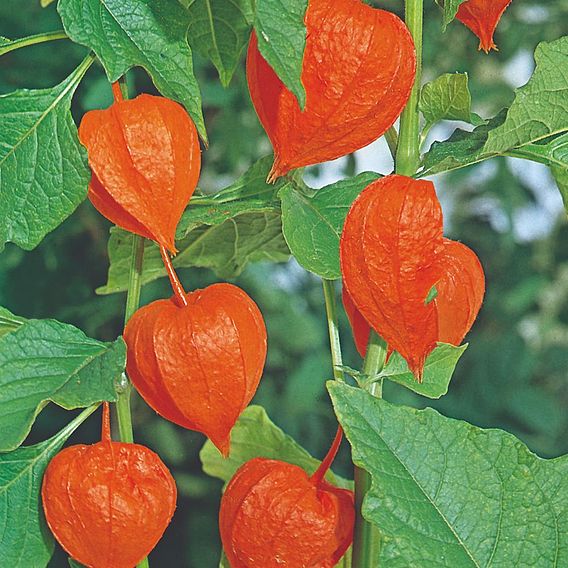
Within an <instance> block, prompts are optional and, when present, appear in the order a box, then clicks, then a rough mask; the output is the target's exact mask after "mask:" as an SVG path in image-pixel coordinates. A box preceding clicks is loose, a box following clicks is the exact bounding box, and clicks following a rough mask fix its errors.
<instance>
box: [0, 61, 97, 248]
mask: <svg viewBox="0 0 568 568" xmlns="http://www.w3.org/2000/svg"><path fill="white" fill-rule="evenodd" d="M92 61H93V58H91V57H87V58H86V59H85V61H83V63H81V65H79V67H78V68H77V69H76V70H75V71H74V72H73V73H72V74H71V75H70V76H69V77H68V78H67V79H65V81H63V82H62V83H60V84H59V85H57V86H56V87H53V88H52V89H41V90H34V91H29V90H26V89H22V90H19V91H15V92H13V93H9V94H8V95H4V96H0V140H1V142H0V250H2V249H3V248H4V244H5V243H6V242H13V243H15V244H17V245H18V246H20V247H21V248H23V249H26V250H31V249H33V248H34V247H36V246H37V245H38V244H39V243H40V242H41V240H42V239H43V238H44V237H45V235H46V234H47V233H49V232H50V231H52V230H53V229H55V228H56V227H57V226H58V225H60V224H61V223H62V222H63V221H64V220H65V219H66V218H67V217H68V216H69V215H70V214H71V213H73V211H74V210H75V208H76V207H77V206H78V205H79V204H80V203H81V202H82V201H83V200H84V199H85V197H86V195H87V187H88V184H89V180H90V178H91V173H90V170H89V168H88V165H87V154H86V152H85V149H84V148H83V146H81V144H80V143H79V139H78V137H77V128H76V126H75V123H74V122H73V118H72V117H71V112H70V110H69V109H70V106H71V99H72V97H73V93H74V92H75V89H76V88H77V85H78V84H79V81H80V80H81V78H82V77H83V75H84V74H85V72H86V71H87V69H88V68H89V66H90V65H91V63H92Z"/></svg>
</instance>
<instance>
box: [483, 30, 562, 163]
mask: <svg viewBox="0 0 568 568" xmlns="http://www.w3.org/2000/svg"><path fill="white" fill-rule="evenodd" d="M535 61H536V69H535V72H534V74H533V76H532V77H531V79H530V80H529V82H528V83H527V84H526V85H525V86H524V87H522V88H520V89H518V90H517V92H516V96H515V100H514V101H513V104H512V105H511V108H510V109H509V112H508V113H507V118H506V119H505V122H503V124H501V125H500V126H499V127H497V128H495V129H493V130H492V131H491V132H490V133H489V136H488V138H487V142H486V143H485V146H484V151H485V152H486V153H503V152H506V151H508V150H510V149H512V148H519V147H522V146H524V145H525V144H531V143H534V142H538V141H539V140H542V139H544V138H547V137H549V136H553V135H556V134H562V133H565V132H568V36H565V37H562V38H560V39H558V40H556V41H553V42H550V43H545V42H543V43H540V44H539V45H538V46H537V48H536V51H535Z"/></svg>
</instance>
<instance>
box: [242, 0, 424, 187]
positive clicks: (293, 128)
mask: <svg viewBox="0 0 568 568" xmlns="http://www.w3.org/2000/svg"><path fill="white" fill-rule="evenodd" d="M305 21H306V29H307V41H306V49H305V53H304V60H303V68H302V76H301V79H302V83H303V85H304V87H305V91H306V106H305V109H304V110H302V109H301V108H300V106H299V104H298V101H297V99H296V97H295V96H294V95H293V94H292V93H291V92H290V91H289V90H288V89H287V88H286V87H285V86H284V84H283V83H282V81H280V79H279V78H278V76H277V75H276V73H275V72H274V71H273V70H272V68H271V67H270V66H269V65H268V63H267V62H266V61H265V60H264V58H263V57H262V55H261V54H260V52H259V50H258V42H257V38H256V36H255V35H254V33H253V35H252V37H251V41H250V45H249V50H248V57H247V79H248V85H249V91H250V95H251V98H252V102H253V104H254V107H255V109H256V112H257V114H258V117H259V119H260V122H261V123H262V125H263V127H264V129H265V131H266V133H267V134H268V137H269V138H270V141H271V142H272V146H273V148H274V154H275V161H274V166H273V168H272V172H271V175H270V179H276V178H277V177H279V176H282V175H284V174H285V173H287V172H288V171H290V170H291V169H294V168H298V167H301V166H308V165H311V164H317V163H320V162H324V161H326V160H333V159H335V158H338V157H340V156H344V155H346V154H349V153H351V152H354V151H355V150H358V149H359V148H362V147H363V146H366V145H367V144H370V143H371V142H373V141H374V140H376V139H377V138H379V137H380V136H382V135H383V134H384V133H385V132H386V131H387V130H388V128H389V127H390V126H392V125H393V123H394V122H395V120H396V119H397V117H398V116H399V115H400V113H401V112H402V110H403V108H404V106H405V104H406V102H407V101H408V98H409V96H410V92H411V89H412V85H413V83H414V77H415V73H416V54H415V49H414V43H413V40H412V36H411V35H410V33H409V31H408V29H407V28H406V26H405V24H404V23H403V22H402V20H400V18H398V16H396V15H395V14H392V13H390V12H386V11H384V10H379V9H376V8H372V7H370V6H368V5H367V4H364V3H363V2H361V1H360V0H309V3H308V9H307V12H306V18H305Z"/></svg>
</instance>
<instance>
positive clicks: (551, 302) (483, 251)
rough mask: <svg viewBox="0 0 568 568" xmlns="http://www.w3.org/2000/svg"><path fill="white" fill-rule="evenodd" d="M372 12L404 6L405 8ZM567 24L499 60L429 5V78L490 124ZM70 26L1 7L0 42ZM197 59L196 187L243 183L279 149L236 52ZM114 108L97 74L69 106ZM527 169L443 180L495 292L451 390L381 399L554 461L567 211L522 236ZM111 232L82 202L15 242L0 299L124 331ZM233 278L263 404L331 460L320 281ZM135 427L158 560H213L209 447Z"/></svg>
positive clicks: (56, 71) (65, 53)
mask: <svg viewBox="0 0 568 568" xmlns="http://www.w3.org/2000/svg"><path fill="white" fill-rule="evenodd" d="M375 4H376V5H380V6H381V7H384V8H388V9H392V10H398V11H399V10H400V5H401V4H402V2H399V1H396V2H395V1H394V0H391V1H384V2H375ZM567 14H568V3H567V2H566V0H559V1H556V2H552V1H549V2H545V3H543V2H536V1H531V0H518V2H514V3H513V5H512V6H511V8H510V9H509V10H508V12H507V14H506V17H505V18H504V19H503V22H502V25H501V26H500V28H499V30H498V33H497V38H496V39H497V43H498V45H499V47H500V52H498V53H495V52H494V53H492V54H491V55H490V56H486V55H484V54H483V53H478V52H477V39H476V38H475V37H474V36H473V35H471V34H470V33H469V32H468V31H467V30H466V29H465V28H464V27H463V26H462V25H461V24H459V23H453V24H451V25H450V26H449V27H448V30H447V32H446V33H445V34H442V33H441V31H440V30H441V20H442V17H441V11H440V10H439V8H437V7H436V6H435V4H434V2H429V3H427V14H426V29H425V37H426V38H427V40H426V42H425V80H431V79H433V78H434V77H436V76H438V75H440V74H441V73H446V72H453V71H460V72H468V73H469V78H470V80H469V85H470V89H471V92H472V98H473V110H474V111H475V112H476V113H478V114H480V115H482V116H483V117H489V116H493V115H495V114H496V113H497V112H498V111H499V109H500V108H502V107H503V106H506V105H508V104H510V102H511V100H512V97H513V91H512V88H511V85H510V84H508V83H507V81H506V77H508V76H511V75H512V76H513V77H514V76H515V73H516V72H515V69H518V68H519V62H521V63H522V62H523V61H525V60H526V61H527V62H529V64H530V61H531V54H532V52H533V51H534V48H535V47H536V44H537V43H538V42H540V41H542V40H546V41H550V40H553V39H556V38H558V37H560V36H561V35H562V34H563V33H565V32H566V29H565V23H566V18H567ZM528 16H531V17H532V18H531V20H530V21H529V17H528ZM563 26H564V29H563ZM60 27H61V24H60V21H59V17H58V15H57V13H56V10H55V3H54V4H52V5H51V6H50V7H49V8H47V9H45V10H43V9H41V8H40V6H39V0H37V1H33V0H26V1H25V2H23V1H22V0H4V1H3V2H2V3H1V4H0V35H3V36H7V37H10V38H15V37H23V36H26V35H30V34H33V33H38V32H42V31H48V30H55V29H60ZM85 53H86V50H85V49H84V48H81V47H79V46H76V45H73V44H71V43H70V42H67V41H59V42H53V43H50V44H46V45H42V46H38V47H30V48H26V49H25V50H20V51H17V52H14V53H11V54H8V55H6V56H4V57H2V58H0V93H2V94H3V93H9V92H11V91H13V90H15V89H16V88H22V87H26V88H43V87H49V86H52V85H55V84H56V83H58V82H60V81H61V80H63V79H64V78H65V77H66V76H67V75H68V74H69V73H70V72H71V71H72V70H73V69H74V68H75V67H76V65H77V64H78V63H79V62H80V61H81V59H82V58H83V56H84V55H85ZM194 59H195V73H196V75H197V77H198V79H199V81H200V84H201V88H202V96H203V103H204V117H205V124H206V126H207V131H208V136H209V142H210V148H209V150H207V151H206V152H204V154H203V162H204V163H203V174H202V177H201V181H200V187H201V188H202V189H203V190H204V191H207V192H211V191H215V190H216V189H218V188H220V187H224V186H226V185H228V184H229V183H231V182H232V181H233V180H235V179H236V177H237V176H238V175H240V174H241V173H242V172H243V171H245V170H246V169H247V168H248V167H249V166H250V165H251V164H252V163H253V162H254V161H255V160H256V159H257V158H258V157H260V156H263V155H265V154H267V153H269V151H270V146H269V144H268V141H267V139H266V137H265V136H264V134H263V132H262V130H261V127H260V125H259V123H258V120H257V119H256V116H255V113H254V110H253V108H252V105H251V103H250V100H249V97H248V94H247V89H246V81H245V75H244V62H243V60H242V58H241V60H240V62H239V64H238V67H237V71H236V73H235V75H234V77H233V79H232V81H231V83H230V85H229V87H228V88H227V89H224V88H223V87H222V86H221V84H220V82H219V76H218V73H217V71H216V70H215V68H214V67H213V66H212V65H211V64H209V63H207V62H206V60H205V59H203V58H202V57H201V55H199V53H196V54H194ZM521 67H522V66H521ZM130 78H131V80H132V82H133V83H134V84H133V86H134V87H135V89H136V91H138V92H140V91H146V92H154V91H153V86H152V83H151V81H150V80H149V79H148V77H147V76H146V75H145V74H144V73H143V72H142V71H140V70H136V71H135V72H134V73H133V74H132V75H131V77H130ZM110 101H111V95H110V88H109V86H108V83H107V81H106V79H105V76H104V74H103V72H102V69H101V68H100V67H98V66H97V65H95V66H93V67H92V68H91V69H90V70H89V72H88V73H87V75H86V77H85V79H84V81H83V82H82V83H81V85H80V86H79V88H78V91H77V94H76V96H75V98H74V100H73V108H72V110H73V113H74V117H75V119H76V120H77V121H79V120H80V117H81V116H82V114H83V113H84V112H85V111H86V110H89V109H92V108H96V107H104V106H106V105H108V104H109V103H110ZM434 134H435V132H434ZM441 137H445V136H444V135H442V136H441ZM354 164H355V160H354V159H350V160H348V161H347V162H346V167H345V172H344V173H345V175H352V173H353V167H354ZM526 168H527V166H523V167H518V162H517V164H515V162H514V161H512V160H504V159H500V160H494V161H493V162H491V163H490V164H484V165H483V166H480V167H479V166H476V167H473V168H468V169H464V170H458V171H456V172H454V173H451V174H447V175H445V176H444V177H443V178H439V179H440V183H439V189H440V194H441V197H442V201H443V204H444V206H445V208H446V211H445V214H446V224H447V228H448V230H447V235H448V236H450V237H451V238H454V239H458V240H461V241H463V242H465V243H466V244H468V245H469V246H471V247H472V248H473V249H474V250H475V251H476V252H477V253H478V255H479V257H480V258H481V260H482V262H483V265H484V268H485V272H486V276H487V296H486V299H485V303H484V306H483V309H482V311H481V314H480V317H479V319H478V321H477V323H476V325H475V326H474V328H473V331H472V332H471V333H470V334H469V336H468V338H467V340H468V342H469V343H470V346H469V348H468V349H467V351H466V352H465V354H464V355H463V357H462V359H461V360H460V362H459V364H458V367H457V370H456V374H455V376H454V379H453V381H452V383H451V385H450V390H449V394H448V395H447V396H445V397H443V398H442V399H440V400H438V401H431V400H427V399H423V398H421V397H420V396H418V395H416V394H414V393H412V392H410V391H408V390H405V389H403V388H402V387H398V386H397V385H394V384H392V383H389V384H387V385H386V388H385V391H386V392H385V398H386V399H387V400H389V401H392V402H404V403H405V404H409V405H412V406H416V407H418V408H422V407H425V406H433V407H434V408H437V409H438V410H440V411H441V412H442V413H443V414H445V415H446V416H450V417H455V418H460V419H464V420H468V421H470V422H471V423H473V424H475V425H478V426H482V427H499V428H503V429H505V430H508V431H509V432H512V433H513V434H515V435H516V436H518V437H519V438H520V439H521V440H523V441H524V442H526V443H527V445H528V446H529V447H530V448H531V449H532V450H534V451H535V452H537V453H538V454H539V455H541V456H543V457H549V456H557V455H560V454H564V453H567V452H568V413H567V412H566V408H568V382H567V380H566V379H567V378H568V377H567V369H568V292H567V290H568V249H567V248H566V245H565V243H566V242H567V240H568V225H567V224H566V220H565V215H559V216H558V219H552V218H551V219H550V226H551V230H550V231H548V232H546V234H543V235H542V236H540V237H539V238H537V239H534V240H531V241H524V240H521V239H519V238H518V232H519V231H518V229H519V227H520V228H521V229H522V228H523V227H522V224H523V223H532V220H531V219H532V217H531V216H530V215H527V216H526V217H523V216H522V212H526V211H529V210H530V208H533V209H534V210H536V209H537V208H538V207H539V206H540V207H542V206H543V199H542V195H540V194H539V190H543V188H544V186H545V184H551V183H552V179H551V178H550V177H548V176H549V174H548V173H547V172H546V170H545V168H543V169H542V171H541V170H539V171H538V173H537V175H536V176H534V179H536V180H537V183H532V184H530V183H529V179H528V177H527V176H525V172H526V171H527V170H526ZM314 173H317V168H315V169H314ZM381 173H388V172H386V171H384V172H381ZM539 180H540V181H539ZM442 182H443V183H442ZM551 215H552V213H551ZM523 219H526V221H523ZM514 227H517V231H515V230H514ZM108 229H109V224H108V223H107V222H106V221H105V220H104V219H103V218H102V217H101V216H100V215H99V214H98V213H97V212H96V211H95V210H94V209H93V208H92V207H91V206H90V204H89V203H84V204H83V205H81V206H80V207H79V209H78V210H77V211H76V213H75V214H74V215H73V216H72V217H71V218H69V219H68V220H67V221H66V222H65V223H64V224H63V225H62V226H60V227H59V228H58V229H57V230H55V231H54V232H53V233H51V234H50V235H48V237H47V238H46V239H45V240H44V241H43V242H42V243H41V245H40V246H39V247H38V248H37V249H35V250H34V251H32V252H24V251H23V250H21V249H19V248H17V247H16V246H14V245H11V244H8V245H7V246H6V249H5V251H4V253H3V254H2V255H0V305H3V306H5V307H7V308H8V309H10V310H11V311H12V312H14V313H16V314H18V315H21V316H24V317H33V318H55V319H57V320H60V321H64V322H68V323H71V324H73V325H76V326H77V327H79V328H81V329H82V330H83V331H84V332H85V333H86V334H87V335H88V336H90V337H96V338H97V339H100V340H103V341H111V340H114V339H115V338H116V337H117V335H119V334H120V332H121V325H122V318H123V310H124V300H125V297H124V294H114V295H108V296H97V295H96V294H95V292H94V290H95V288H97V287H100V286H102V285H104V284H105V282H106V271H107V267H108V259H107V252H106V244H107V238H108ZM180 274H181V277H182V279H183V281H184V283H185V285H186V286H187V287H188V288H189V287H191V288H194V287H200V286H205V285H207V284H209V283H211V282H214V281H215V280H216V277H215V275H214V274H213V273H212V272H210V271H208V270H206V269H195V268H192V269H182V270H181V271H180ZM236 282H237V283H238V284H239V285H240V286H242V287H243V288H244V289H245V290H246V291H247V292H249V293H250V294H251V296H252V297H253V298H254V299H255V300H256V301H257V303H258V304H259V306H260V307H261V309H262V311H263V313H264V315H265V318H266V321H267V326H268V333H269V352H268V362H267V368H266V374H265V376H264V379H263V381H262V384H261V387H260V389H259V391H258V395H257V396H256V399H255V402H257V403H258V404H261V405H263V406H264V407H265V408H266V409H267V412H268V414H269V416H270V417H271V418H272V420H274V421H275V422H276V423H277V424H278V425H279V426H281V427H282V428H283V429H284V430H285V431H286V432H287V433H288V434H290V435H291V436H293V437H294V438H295V439H296V440H297V441H298V442H299V443H300V444H302V445H303V446H304V447H306V448H307V449H308V450H309V451H310V452H312V453H313V454H314V455H315V456H317V457H321V456H322V455H323V454H324V453H325V450H326V448H327V447H328V445H329V443H330V441H331V438H332V437H333V433H334V431H335V419H334V417H333V413H332V409H331V406H330V403H329V399H328V396H327V395H326V393H325V380H326V379H328V378H330V376H331V368H330V360H329V353H328V340H327V330H326V327H325V320H324V308H323V296H322V291H321V284H320V281H319V280H318V279H317V278H316V277H314V276H312V275H310V274H308V273H307V272H305V271H304V270H303V269H302V268H301V267H299V266H298V265H297V264H296V263H295V262H289V263H285V264H268V263H258V264H251V265H249V266H248V267H247V268H246V269H245V270H244V272H243V273H242V274H241V276H239V278H238V279H237V280H236ZM169 293H170V291H169V288H168V283H167V282H166V281H165V280H164V279H159V280H156V281H153V282H151V283H150V284H148V285H147V286H146V287H145V288H144V289H143V297H142V300H143V302H149V301H151V300H153V299H155V298H158V297H164V296H166V295H167V294H169ZM341 323H342V337H343V347H344V352H345V359H346V361H345V363H346V364H347V365H349V366H351V367H358V366H359V363H360V361H359V360H358V356H357V354H356V351H355V349H354V346H353V345H352V341H351V337H350V333H349V330H348V327H347V323H346V319H345V317H344V316H343V314H342V320H341ZM68 420H69V413H67V412H66V411H64V410H61V409H59V408H57V407H55V406H54V405H50V406H49V407H48V408H46V410H45V411H44V412H43V413H42V414H41V415H40V416H39V419H38V420H37V422H36V424H35V425H34V427H33V429H32V432H31V434H30V436H29V437H28V440H27V443H34V442H38V441H41V440H45V439H46V438H47V437H49V436H51V435H53V434H54V433H55V432H56V431H58V430H59V429H60V428H61V427H62V426H63V425H64V424H65V423H67V422H68ZM134 421H135V424H134V425H135V431H136V438H137V440H138V441H140V442H141V443H144V444H147V445H148V446H150V447H151V448H152V449H154V450H155V451H157V452H158V453H159V454H160V455H161V456H162V458H163V459H164V461H165V462H166V463H167V464H168V466H169V467H170V468H171V469H172V471H173V473H174V475H175V477H176V481H177V483H178V487H179V494H180V496H179V502H178V505H179V506H178V510H177V513H176V515H175V518H174V522H173V523H172V525H171V527H170V528H169V529H168V531H167V533H166V536H165V538H164V539H163V540H162V541H161V542H160V544H159V545H158V547H157V548H156V550H155V551H154V552H153V553H152V555H151V561H152V564H153V565H154V566H176V567H177V566H184V567H192V568H193V567H195V568H209V567H214V566H217V562H218V558H219V542H218V533H217V528H216V515H217V507H218V501H219V496H220V489H221V482H220V481H218V480H215V479H213V478H210V477H207V476H205V475H204V474H203V473H202V472H201V466H200V462H199V459H198V452H199V449H200V448H201V446H202V444H203V441H204V439H203V437H202V436H201V435H198V434H196V433H193V432H188V431H185V430H182V429H180V428H177V427H176V426H174V425H173V424H171V423H169V422H165V421H163V420H161V419H159V418H158V417H157V416H156V415H155V414H154V413H153V412H152V411H151V410H150V409H149V408H148V407H147V406H146V405H145V404H144V403H143V402H142V401H140V400H139V399H135V400H134ZM98 431H99V423H98V420H97V419H95V418H92V419H90V420H89V421H88V422H87V423H85V424H84V425H83V426H81V427H80V428H79V430H78V432H77V433H76V434H74V435H73V436H72V438H71V440H72V441H73V440H74V441H77V440H81V441H86V442H90V441H94V440H96V438H97V436H98ZM408 435H409V436H412V435H413V433H412V432H409V433H408ZM343 452H344V453H342V454H341V455H340V460H339V463H338V464H337V466H336V469H337V471H338V472H339V473H341V474H343V475H345V476H350V472H349V470H348V463H349V456H348V455H347V454H346V449H345V447H344V448H343ZM66 565H67V559H66V556H65V555H64V554H63V553H62V552H61V551H58V552H57V553H56V555H55V556H54V559H53V561H52V563H51V564H50V566H54V567H56V566H57V567H63V566H66Z"/></svg>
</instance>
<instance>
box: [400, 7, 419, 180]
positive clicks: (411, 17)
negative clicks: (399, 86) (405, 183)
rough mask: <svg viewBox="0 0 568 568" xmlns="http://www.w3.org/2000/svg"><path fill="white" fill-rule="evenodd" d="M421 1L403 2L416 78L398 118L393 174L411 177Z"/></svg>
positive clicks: (416, 139) (416, 122) (416, 140)
mask: <svg viewBox="0 0 568 568" xmlns="http://www.w3.org/2000/svg"><path fill="white" fill-rule="evenodd" d="M423 17H424V5H423V0H406V1H405V20H406V25H407V26H408V29H409V30H410V33H411V34H412V37H413V39H414V46H415V48H416V78H415V79H414V86H413V88H412V92H411V94H410V98H409V99H408V103H407V105H406V107H405V109H404V111H403V112H402V115H401V117H400V131H399V135H398V148H397V152H396V173H397V174H401V175H404V176H413V175H414V174H415V173H416V170H418V166H419V165H420V114H419V111H418V100H419V97H420V88H421V81H422V25H423Z"/></svg>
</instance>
